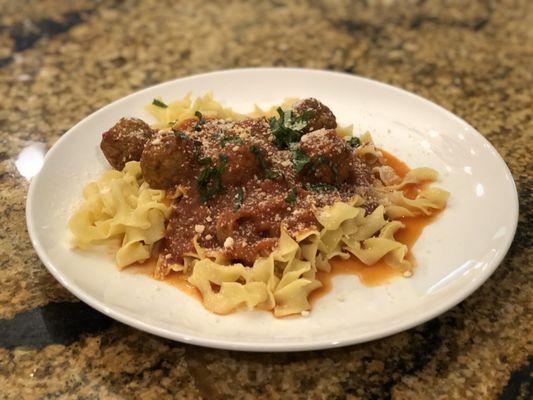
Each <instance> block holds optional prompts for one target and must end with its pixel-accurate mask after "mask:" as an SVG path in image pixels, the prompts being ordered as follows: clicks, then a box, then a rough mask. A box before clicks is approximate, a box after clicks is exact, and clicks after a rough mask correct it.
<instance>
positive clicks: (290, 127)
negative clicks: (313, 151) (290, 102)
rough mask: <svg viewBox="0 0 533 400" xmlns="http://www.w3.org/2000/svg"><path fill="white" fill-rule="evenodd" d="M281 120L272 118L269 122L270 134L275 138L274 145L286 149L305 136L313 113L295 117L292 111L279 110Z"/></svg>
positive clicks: (308, 112) (308, 111)
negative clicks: (305, 130)
mask: <svg viewBox="0 0 533 400" xmlns="http://www.w3.org/2000/svg"><path fill="white" fill-rule="evenodd" d="M277 112H278V114H279V118H278V119H276V118H275V117H272V118H270V119H269V120H268V124H269V126H270V132H271V133H272V136H274V144H275V145H276V147H278V148H279V149H286V148H288V147H289V146H290V144H291V143H294V142H299V141H300V138H301V137H302V136H303V134H304V131H303V130H304V129H305V128H306V127H307V124H308V121H309V119H310V118H311V117H312V115H313V111H310V110H307V111H305V112H303V113H302V115H300V116H297V117H294V116H293V115H292V110H283V109H281V107H279V108H278V109H277Z"/></svg>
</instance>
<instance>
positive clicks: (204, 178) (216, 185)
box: [196, 154, 228, 202]
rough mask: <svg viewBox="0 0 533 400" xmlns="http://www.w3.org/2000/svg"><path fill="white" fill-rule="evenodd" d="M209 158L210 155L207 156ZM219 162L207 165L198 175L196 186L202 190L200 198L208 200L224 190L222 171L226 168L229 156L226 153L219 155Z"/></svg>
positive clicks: (199, 190) (203, 200) (204, 200)
mask: <svg viewBox="0 0 533 400" xmlns="http://www.w3.org/2000/svg"><path fill="white" fill-rule="evenodd" d="M206 158H208V157H206ZM218 159H219V162H218V164H217V165H215V166H213V165H210V166H208V167H205V168H204V169H203V170H202V171H201V172H200V175H199V176H198V179H197V181H196V187H197V188H198V192H200V199H201V200H202V202H206V201H208V200H211V199H212V198H213V197H215V196H216V195H217V194H218V193H220V192H221V191H222V180H221V178H222V173H223V172H224V169H225V168H226V164H227V162H228V157H227V156H226V155H225V154H220V155H219V156H218Z"/></svg>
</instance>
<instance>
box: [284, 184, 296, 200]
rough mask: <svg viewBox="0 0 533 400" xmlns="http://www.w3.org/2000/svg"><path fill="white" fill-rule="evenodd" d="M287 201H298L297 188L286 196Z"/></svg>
mask: <svg viewBox="0 0 533 400" xmlns="http://www.w3.org/2000/svg"><path fill="white" fill-rule="evenodd" d="M285 203H288V204H291V203H296V188H292V189H291V191H290V192H289V194H288V195H287V197H285Z"/></svg>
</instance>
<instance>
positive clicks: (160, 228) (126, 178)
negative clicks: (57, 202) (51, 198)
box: [68, 161, 170, 268]
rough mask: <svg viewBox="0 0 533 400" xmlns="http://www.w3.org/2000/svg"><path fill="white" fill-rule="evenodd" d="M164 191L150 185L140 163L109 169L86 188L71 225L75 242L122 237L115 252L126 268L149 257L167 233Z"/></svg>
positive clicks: (84, 244)
mask: <svg viewBox="0 0 533 400" xmlns="http://www.w3.org/2000/svg"><path fill="white" fill-rule="evenodd" d="M164 196H165V193H164V191H162V190H154V189H150V187H149V186H148V184H147V183H146V182H144V181H143V180H142V178H141V167H140V163H139V162H137V161H130V162H128V163H127V164H126V166H125V167H124V169H123V170H122V171H107V172H105V173H104V174H103V175H102V176H101V177H100V178H99V179H98V180H97V181H95V182H91V183H89V184H88V185H87V186H85V188H84V189H83V198H84V201H83V203H82V204H81V205H80V207H79V209H78V210H77V211H76V212H75V213H74V215H73V216H72V217H71V218H70V220H69V223H68V226H69V228H70V230H71V232H72V234H73V236H74V240H73V245H74V246H75V247H79V248H82V249H85V248H87V247H89V246H90V245H92V244H95V243H98V242H101V241H103V240H106V239H112V238H120V239H122V245H121V246H120V248H119V250H118V251H117V254H116V256H115V258H116V262H117V265H118V266H119V267H120V268H123V267H125V266H127V265H129V264H132V263H135V262H142V261H144V260H146V259H148V258H149V257H150V254H151V251H152V246H153V245H154V243H156V242H157V241H158V240H160V239H162V238H163V236H164V234H165V221H166V219H168V217H169V216H170V208H169V207H168V206H166V205H165V204H164V203H163V202H162V200H163V198H164Z"/></svg>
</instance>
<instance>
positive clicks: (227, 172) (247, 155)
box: [221, 145, 261, 186]
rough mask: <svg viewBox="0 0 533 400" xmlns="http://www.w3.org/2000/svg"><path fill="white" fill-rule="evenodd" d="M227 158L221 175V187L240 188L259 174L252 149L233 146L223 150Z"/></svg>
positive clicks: (258, 164)
mask: <svg viewBox="0 0 533 400" xmlns="http://www.w3.org/2000/svg"><path fill="white" fill-rule="evenodd" d="M224 154H225V155H226V156H227V162H226V167H225V169H224V173H223V174H222V177H221V179H222V185H224V186H226V185H231V186H240V185H243V184H244V183H246V182H247V181H248V180H249V179H250V178H252V177H253V176H254V175H259V174H260V173H261V166H260V163H259V159H258V157H257V155H256V154H254V153H253V147H251V146H247V145H235V146H233V147H229V148H226V149H224Z"/></svg>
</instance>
